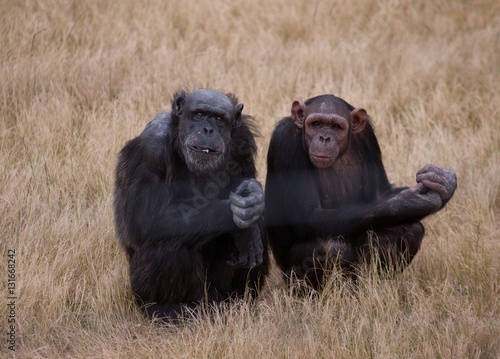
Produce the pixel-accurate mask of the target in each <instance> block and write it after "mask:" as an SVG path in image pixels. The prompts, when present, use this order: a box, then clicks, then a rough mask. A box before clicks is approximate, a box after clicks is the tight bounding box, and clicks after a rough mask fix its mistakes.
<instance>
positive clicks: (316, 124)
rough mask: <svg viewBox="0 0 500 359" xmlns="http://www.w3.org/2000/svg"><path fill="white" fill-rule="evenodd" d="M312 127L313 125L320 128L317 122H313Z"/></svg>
mask: <svg viewBox="0 0 500 359" xmlns="http://www.w3.org/2000/svg"><path fill="white" fill-rule="evenodd" d="M312 125H313V127H319V126H321V124H320V123H319V122H318V121H314V122H313V123H312Z"/></svg>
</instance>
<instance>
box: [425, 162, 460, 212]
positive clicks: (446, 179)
mask: <svg viewBox="0 0 500 359" xmlns="http://www.w3.org/2000/svg"><path fill="white" fill-rule="evenodd" d="M417 183H422V184H423V185H424V186H425V187H427V188H430V189H431V190H434V191H436V192H437V193H439V195H440V196H441V201H442V202H443V204H442V206H441V208H442V207H444V205H445V204H446V203H447V202H448V201H449V200H450V198H451V196H453V193H454V192H455V189H456V188H457V175H456V174H455V172H454V171H453V170H448V169H444V168H440V167H438V166H434V165H427V166H425V167H423V168H422V169H421V170H420V171H418V172H417Z"/></svg>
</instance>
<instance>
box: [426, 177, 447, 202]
mask: <svg viewBox="0 0 500 359" xmlns="http://www.w3.org/2000/svg"><path fill="white" fill-rule="evenodd" d="M421 183H422V184H423V185H424V186H425V187H427V188H430V189H432V190H434V191H436V192H437V193H439V195H440V196H441V199H443V198H447V197H448V196H449V191H448V189H447V188H446V187H445V186H443V185H442V184H440V183H436V182H431V181H427V180H423V181H422V182H421Z"/></svg>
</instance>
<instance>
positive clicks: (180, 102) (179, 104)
mask: <svg viewBox="0 0 500 359" xmlns="http://www.w3.org/2000/svg"><path fill="white" fill-rule="evenodd" d="M185 103H186V93H185V92H184V90H181V93H180V94H179V95H177V97H176V98H175V99H174V101H172V112H173V113H175V114H176V115H177V116H180V115H182V110H183V108H184V104H185Z"/></svg>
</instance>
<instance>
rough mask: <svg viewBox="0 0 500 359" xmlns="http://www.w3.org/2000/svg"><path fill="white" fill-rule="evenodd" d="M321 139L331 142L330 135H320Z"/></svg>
mask: <svg viewBox="0 0 500 359" xmlns="http://www.w3.org/2000/svg"><path fill="white" fill-rule="evenodd" d="M319 140H320V141H321V142H324V143H328V142H330V136H321V135H320V136H319Z"/></svg>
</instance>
